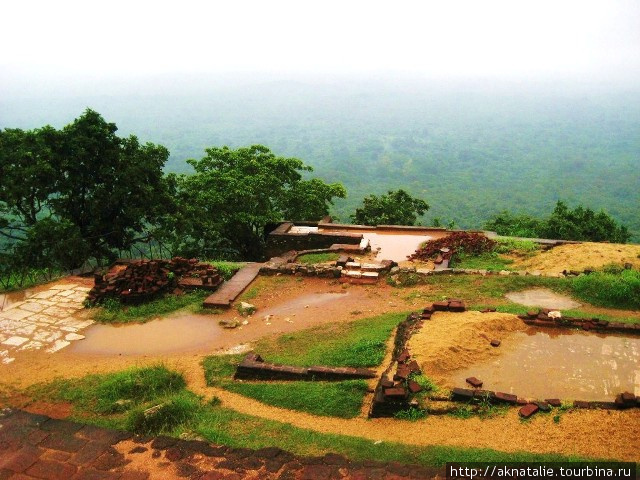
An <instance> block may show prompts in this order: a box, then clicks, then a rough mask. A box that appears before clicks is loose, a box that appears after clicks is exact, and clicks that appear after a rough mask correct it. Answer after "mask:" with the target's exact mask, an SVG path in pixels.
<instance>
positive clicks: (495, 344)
mask: <svg viewBox="0 0 640 480" xmlns="http://www.w3.org/2000/svg"><path fill="white" fill-rule="evenodd" d="M500 343H501V342H500V340H496V339H493V340H491V346H492V347H499V346H500Z"/></svg>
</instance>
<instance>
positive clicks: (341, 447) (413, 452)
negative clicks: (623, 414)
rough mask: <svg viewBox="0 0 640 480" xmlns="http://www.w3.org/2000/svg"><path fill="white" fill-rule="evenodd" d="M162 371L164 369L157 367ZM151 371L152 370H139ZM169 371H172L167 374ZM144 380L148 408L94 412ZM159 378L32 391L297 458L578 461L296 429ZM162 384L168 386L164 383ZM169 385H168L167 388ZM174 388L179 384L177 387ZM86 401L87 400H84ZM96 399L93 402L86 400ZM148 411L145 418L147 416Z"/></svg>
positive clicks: (125, 418)
mask: <svg viewBox="0 0 640 480" xmlns="http://www.w3.org/2000/svg"><path fill="white" fill-rule="evenodd" d="M153 368H154V369H157V372H160V369H164V367H153ZM137 370H146V369H137ZM164 370H166V369H164ZM122 375H124V378H139V379H140V378H142V379H145V380H141V382H140V385H141V386H143V387H144V388H143V389H144V390H146V391H147V392H153V394H152V396H151V397H149V396H145V397H144V398H146V401H145V402H144V403H135V404H134V405H133V406H131V408H129V409H128V410H127V411H125V412H117V413H116V412H114V413H103V414H100V413H98V412H96V411H95V410H93V409H92V407H91V406H92V405H95V404H96V402H97V395H98V392H97V390H96V387H97V386H100V385H102V384H110V385H113V384H116V383H118V380H119V379H122V378H123V377H122ZM175 375H177V374H176V373H175V372H169V371H165V372H163V373H162V374H160V375H159V376H160V377H163V378H174V376H175ZM157 377H158V374H154V375H148V374H140V373H139V372H138V373H136V370H135V369H134V370H127V371H126V372H120V373H114V374H107V375H93V376H89V377H85V378H83V379H79V380H73V381H71V380H57V381H54V382H52V383H50V384H47V385H40V386H39V387H38V388H32V389H31V391H30V392H28V393H30V394H31V395H37V396H38V397H39V398H42V399H47V400H49V401H68V402H71V403H73V405H74V412H73V414H72V419H74V420H76V421H79V422H82V423H90V424H94V425H101V426H107V427H110V428H118V429H129V430H132V431H135V432H137V433H147V434H153V435H155V434H159V433H162V434H165V435H171V436H175V437H178V436H180V435H186V436H187V437H196V436H202V437H203V438H205V439H206V440H208V441H210V442H213V443H219V444H223V445H228V446H230V447H242V448H254V449H257V448H263V447H268V446H275V447H279V448H282V449H284V450H287V451H290V452H292V453H295V454H297V455H305V456H314V455H323V454H325V453H337V454H341V455H344V456H345V457H347V458H350V459H352V460H356V461H363V460H376V461H380V462H391V461H393V462H400V463H409V464H419V465H424V466H438V467H439V466H443V465H444V464H445V463H446V462H452V461H455V462H470V461H483V462H506V461H514V462H524V461H538V462H541V461H568V460H571V461H578V460H584V459H582V458H576V457H565V456H562V455H554V454H543V455H536V454H532V453H529V452H515V453H504V452H499V451H496V450H492V449H481V448H457V447H447V446H429V447H420V446H413V445H404V444H399V443H393V442H374V441H373V440H368V439H364V438H360V437H355V436H347V435H337V434H325V433H318V432H314V431H311V430H307V429H302V428H298V427H294V426H292V425H290V424H285V423H280V422H276V421H272V420H264V419H261V418H258V417H254V416H250V415H245V414H241V413H238V412H235V411H233V410H231V409H228V408H224V407H222V406H220V405H219V402H215V401H212V402H205V401H203V400H202V399H200V398H199V397H197V396H196V395H194V394H192V393H191V392H189V391H187V390H186V389H185V388H180V389H177V390H175V389H174V388H177V385H174V387H172V388H170V389H168V390H167V389H155V388H148V387H149V386H150V385H151V384H154V382H152V381H150V379H154V378H157ZM160 383H161V384H162V382H160ZM165 385H166V383H165ZM172 385H173V384H172ZM83 399H84V401H83ZM88 399H93V401H86V400H88ZM156 405H162V407H161V408H158V409H157V412H156V413H154V414H152V415H148V416H147V417H145V416H144V410H145V409H148V407H149V406H156ZM141 412H142V413H141Z"/></svg>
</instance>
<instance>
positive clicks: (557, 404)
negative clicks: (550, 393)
mask: <svg viewBox="0 0 640 480" xmlns="http://www.w3.org/2000/svg"><path fill="white" fill-rule="evenodd" d="M544 401H545V402H547V403H548V404H549V405H551V406H552V407H560V406H561V405H562V402H561V401H560V399H559V398H546V399H545V400H544Z"/></svg>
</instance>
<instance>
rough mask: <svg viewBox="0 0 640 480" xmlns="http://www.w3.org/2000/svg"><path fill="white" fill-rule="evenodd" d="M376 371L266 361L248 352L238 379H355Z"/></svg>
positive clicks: (239, 368)
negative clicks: (280, 363) (301, 365)
mask: <svg viewBox="0 0 640 480" xmlns="http://www.w3.org/2000/svg"><path fill="white" fill-rule="evenodd" d="M375 376H376V374H375V372H373V371H371V370H367V369H366V368H352V367H324V366H313V367H294V366H290V365H279V364H275V363H267V362H265V361H264V360H263V359H262V357H260V355H257V354H255V353H248V354H247V355H246V356H245V357H244V359H243V360H242V362H241V363H240V364H239V365H238V366H237V367H236V373H235V375H234V377H233V378H235V379H236V380H353V379H360V378H365V379H367V378H374V377H375Z"/></svg>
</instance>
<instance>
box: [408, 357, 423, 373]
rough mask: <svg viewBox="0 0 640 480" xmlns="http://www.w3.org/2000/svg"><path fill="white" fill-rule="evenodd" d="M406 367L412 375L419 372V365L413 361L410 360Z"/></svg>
mask: <svg viewBox="0 0 640 480" xmlns="http://www.w3.org/2000/svg"><path fill="white" fill-rule="evenodd" d="M407 366H408V367H409V370H410V371H411V372H413V373H415V372H419V371H420V365H418V362H416V361H415V360H412V361H411V362H409V364H408V365H407Z"/></svg>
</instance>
